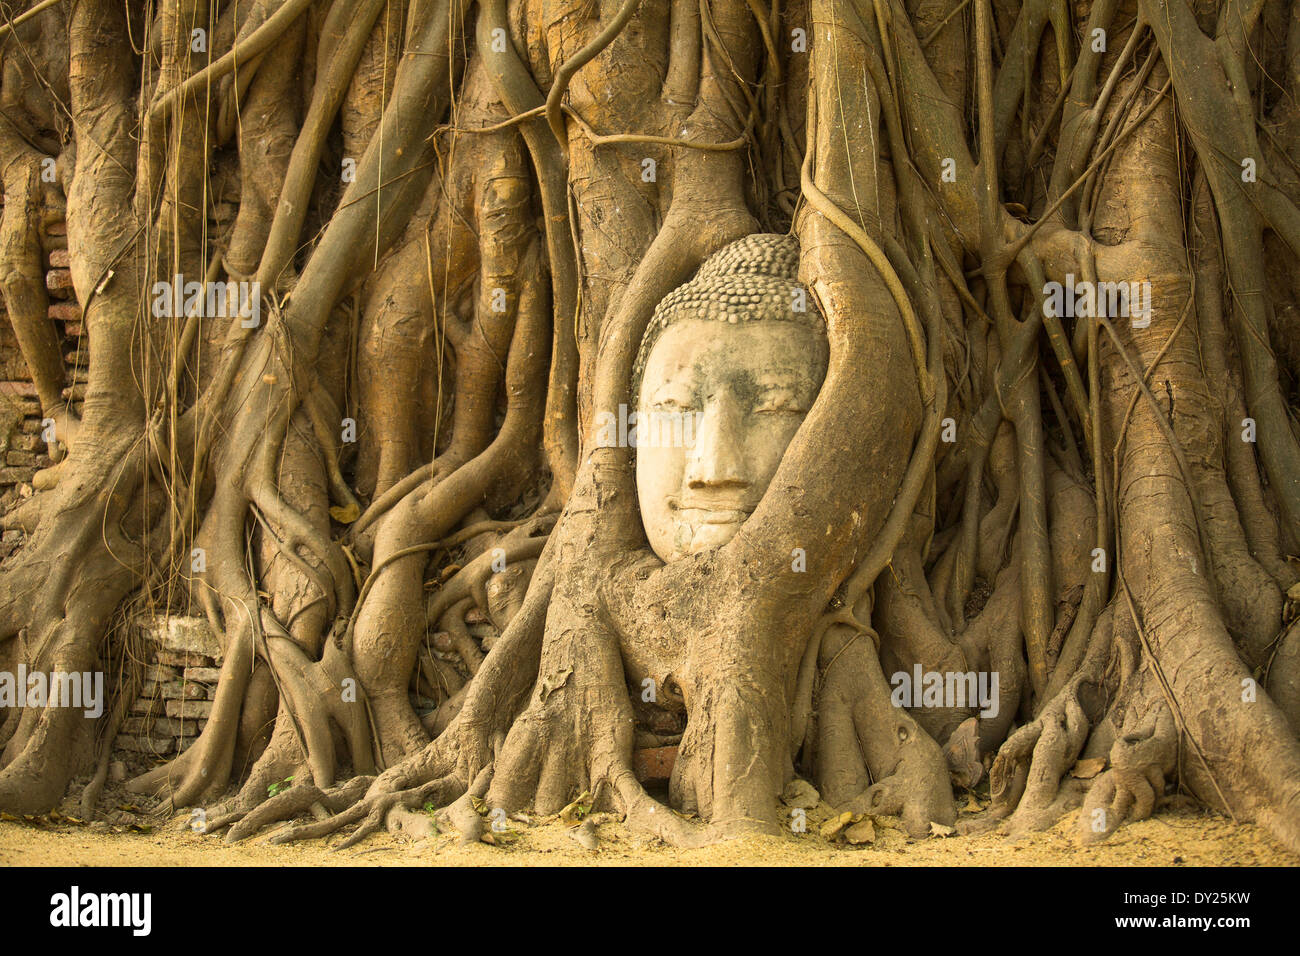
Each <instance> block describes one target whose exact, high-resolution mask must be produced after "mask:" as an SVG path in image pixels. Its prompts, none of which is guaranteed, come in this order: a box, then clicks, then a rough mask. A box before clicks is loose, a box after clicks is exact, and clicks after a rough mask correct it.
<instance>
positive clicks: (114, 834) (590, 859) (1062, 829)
mask: <svg viewBox="0 0 1300 956" xmlns="http://www.w3.org/2000/svg"><path fill="white" fill-rule="evenodd" d="M978 816H979V814H969V815H965V814H964V815H963V818H964V819H977V818H978ZM140 819H144V818H143V817H142V818H140ZM810 822H811V817H810ZM893 823H894V821H891V820H890V819H888V818H882V819H880V820H877V821H876V839H875V842H874V843H873V844H871V845H864V846H849V845H847V844H845V843H843V842H842V840H840V841H837V842H830V841H828V840H826V839H825V838H823V836H822V835H821V833H820V832H819V827H818V826H815V825H814V826H810V827H809V830H810V832H808V833H805V834H802V835H798V836H796V835H794V834H791V835H788V836H784V837H755V838H749V839H743V840H735V841H731V842H728V843H724V844H720V845H717V846H712V847H706V848H703V849H698V850H676V849H673V848H670V847H666V846H664V845H662V844H659V843H647V842H644V841H642V840H640V839H637V838H634V837H633V836H632V835H630V834H629V832H628V831H627V829H626V828H625V827H624V826H623V825H622V824H621V823H617V822H611V823H605V824H603V825H602V826H601V827H600V828H599V833H600V844H599V846H598V847H597V848H596V849H595V850H594V851H593V850H588V849H584V848H583V847H581V846H579V845H578V843H577V842H576V841H575V840H574V839H573V838H572V832H571V831H570V830H569V828H568V827H567V826H566V825H564V824H563V823H560V822H551V823H544V824H539V825H532V826H529V825H525V824H522V823H519V822H513V821H512V822H511V823H510V828H511V830H512V831H514V832H515V833H516V834H517V837H514V838H513V843H512V844H511V845H509V846H495V847H494V846H489V845H487V844H485V843H478V844H474V845H470V846H461V845H460V842H459V838H458V837H457V836H456V835H455V834H454V833H447V834H440V835H438V836H435V837H431V838H429V839H426V840H423V841H420V842H417V843H400V842H398V840H397V839H396V838H394V837H393V836H390V835H388V834H376V835H374V836H371V837H369V838H368V839H367V840H366V841H364V842H362V843H361V844H358V845H357V846H356V847H353V848H350V849H347V850H343V851H341V852H334V851H333V850H331V849H330V846H329V845H328V844H330V843H338V842H341V840H342V838H341V837H337V836H336V837H333V838H331V839H330V840H329V841H328V842H320V841H317V842H310V843H301V844H291V845H286V846H271V845H268V844H267V843H266V842H265V837H264V836H259V837H257V838H255V839H253V840H250V841H247V842H245V843H241V844H236V845H233V846H230V845H227V844H226V843H225V842H224V841H223V840H222V839H221V838H220V837H219V836H201V835H199V834H196V833H189V832H181V831H179V830H178V829H177V828H176V825H175V824H174V823H163V824H160V825H156V826H152V827H151V828H150V829H149V832H139V831H138V830H132V829H130V828H129V827H130V826H131V825H116V824H114V825H110V824H105V823H98V824H94V825H88V824H74V823H69V822H67V821H50V820H48V819H41V820H30V821H29V820H17V821H15V820H13V819H9V820H5V821H0V866H106V865H112V866H429V865H433V866H556V865H577V866H590V865H598V866H681V865H705V866H1001V865H1014V866H1041V865H1058V866H1059V865H1063V864H1064V865H1072V866H1180V865H1186V866H1250V865H1259V864H1263V865H1281V866H1295V865H1298V864H1300V857H1297V856H1295V855H1293V854H1290V853H1288V852H1287V851H1286V850H1284V849H1283V848H1282V847H1281V846H1279V845H1278V844H1277V842H1276V841H1274V840H1273V839H1272V837H1270V836H1269V835H1268V833H1267V832H1265V831H1264V830H1262V829H1260V828H1259V827H1255V826H1250V825H1245V824H1234V823H1232V822H1231V821H1230V820H1228V819H1226V818H1224V817H1220V816H1217V815H1213V814H1210V813H1208V812H1205V811H1201V810H1195V809H1191V808H1181V809H1168V810H1164V811H1162V812H1160V813H1158V814H1157V815H1156V816H1155V817H1153V818H1152V819H1150V820H1145V821H1143V822H1141V823H1137V824H1133V825H1130V826H1126V827H1123V828H1122V829H1121V830H1120V831H1119V833H1117V834H1116V835H1115V836H1113V837H1112V838H1111V839H1110V840H1109V841H1108V842H1106V843H1104V844H1100V845H1094V846H1084V845H1082V844H1081V842H1080V841H1079V838H1078V836H1077V835H1076V833H1075V826H1076V825H1077V824H1076V822H1075V815H1074V814H1071V815H1070V816H1069V817H1067V818H1066V819H1064V820H1062V821H1061V822H1060V823H1058V824H1057V826H1056V827H1054V828H1053V829H1051V830H1049V831H1047V832H1044V833H1037V834H1033V835H1032V836H1028V837H1023V838H1019V839H1012V838H1009V837H1006V836H1000V835H998V834H995V833H984V834H980V835H973V836H951V837H946V838H940V837H932V838H930V839H926V840H917V841H913V840H910V839H908V837H907V835H906V834H905V833H903V832H902V831H901V830H898V829H894V828H893V826H892V824H893ZM134 826H136V827H148V826H149V824H147V823H145V824H140V823H137V824H134Z"/></svg>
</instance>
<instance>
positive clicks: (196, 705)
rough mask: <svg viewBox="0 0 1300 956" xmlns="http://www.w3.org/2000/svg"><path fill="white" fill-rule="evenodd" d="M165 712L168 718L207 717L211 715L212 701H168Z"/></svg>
mask: <svg viewBox="0 0 1300 956" xmlns="http://www.w3.org/2000/svg"><path fill="white" fill-rule="evenodd" d="M166 710H167V716H168V717H208V716H210V715H211V714H212V701H210V700H169V701H167V707H166Z"/></svg>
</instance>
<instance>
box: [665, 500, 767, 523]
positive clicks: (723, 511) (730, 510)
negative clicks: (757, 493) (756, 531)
mask: <svg viewBox="0 0 1300 956" xmlns="http://www.w3.org/2000/svg"><path fill="white" fill-rule="evenodd" d="M668 507H669V508H671V509H672V510H673V512H674V515H675V517H676V518H678V519H679V520H681V521H686V522H689V523H691V524H696V525H704V524H742V523H743V522H744V521H746V520H747V519H748V518H749V516H750V514H751V513H753V511H754V507H755V506H754V505H746V504H727V505H724V504H722V503H721V502H719V503H717V504H713V503H705V502H697V501H690V500H687V501H682V500H681V499H680V498H669V499H668Z"/></svg>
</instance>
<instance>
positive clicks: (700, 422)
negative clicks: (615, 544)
mask: <svg viewBox="0 0 1300 956" xmlns="http://www.w3.org/2000/svg"><path fill="white" fill-rule="evenodd" d="M798 268H799V242H798V240H797V239H795V238H794V237H793V236H784V235H774V234H757V235H751V236H746V237H745V238H744V239H741V240H739V241H737V242H733V243H732V244H731V245H729V246H726V247H725V248H723V249H721V250H720V251H718V252H716V253H714V254H713V255H712V256H710V257H709V258H708V259H707V260H706V261H705V262H704V264H703V265H702V266H700V269H699V271H698V272H697V273H696V274H695V277H694V278H693V279H691V280H690V281H689V282H687V283H686V284H685V285H682V286H679V287H678V288H677V289H674V290H673V291H672V292H670V293H669V294H668V295H667V296H665V297H664V299H663V301H661V302H660V303H659V305H658V306H657V307H656V308H655V314H654V317H653V319H652V320H651V322H650V325H649V327H648V328H647V329H646V333H645V336H644V338H643V339H642V341H641V348H640V351H639V353H638V355H637V360H636V364H635V366H634V368H633V375H632V379H633V380H632V388H633V396H634V398H635V399H636V401H637V419H638V430H639V439H638V441H637V443H636V445H637V459H636V484H637V497H638V500H639V503H640V509H641V520H642V522H643V524H644V525H645V531H646V536H647V537H648V538H649V540H650V547H651V548H652V549H654V552H655V554H657V555H658V556H659V557H660V558H662V559H663V560H664V561H666V562H670V561H676V560H678V559H680V558H683V557H686V556H688V555H691V554H697V553H699V552H702V551H707V550H709V549H712V548H718V547H721V546H722V545H724V544H726V543H727V542H728V541H730V540H731V539H732V538H733V537H734V536H735V534H736V532H737V531H739V530H740V526H741V525H742V524H744V522H745V521H746V519H748V517H749V515H750V513H751V512H753V510H754V508H755V507H757V505H758V502H759V500H760V499H761V498H762V497H763V494H764V492H766V491H767V486H768V484H769V483H770V482H771V480H772V476H773V475H774V474H775V473H776V470H777V466H778V465H780V463H781V459H782V457H783V456H784V454H785V450H786V447H787V446H788V445H789V444H790V440H791V439H792V438H793V437H794V434H795V432H796V431H798V429H799V425H800V424H801V423H802V422H803V420H804V417H805V416H806V415H807V414H808V410H809V409H810V408H811V407H812V403H813V401H814V400H815V399H816V397H817V392H818V390H819V389H820V388H821V384H822V380H823V379H824V378H825V377H826V366H827V361H828V357H829V346H828V344H827V339H826V329H825V326H824V324H823V321H822V318H821V316H820V314H819V313H818V312H817V310H816V308H815V307H814V306H813V305H812V303H811V301H810V299H811V296H810V295H809V294H808V291H807V289H806V288H805V287H804V286H802V285H801V284H800V283H799V280H798Z"/></svg>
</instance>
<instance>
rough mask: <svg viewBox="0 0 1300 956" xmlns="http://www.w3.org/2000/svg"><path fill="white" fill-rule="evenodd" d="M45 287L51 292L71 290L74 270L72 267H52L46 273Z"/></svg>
mask: <svg viewBox="0 0 1300 956" xmlns="http://www.w3.org/2000/svg"><path fill="white" fill-rule="evenodd" d="M45 288H47V289H49V290H50V291H51V292H63V291H65V290H71V289H72V271H71V270H70V269H51V270H50V271H49V272H47V273H45Z"/></svg>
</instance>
